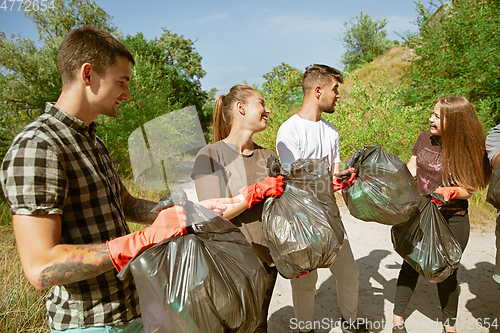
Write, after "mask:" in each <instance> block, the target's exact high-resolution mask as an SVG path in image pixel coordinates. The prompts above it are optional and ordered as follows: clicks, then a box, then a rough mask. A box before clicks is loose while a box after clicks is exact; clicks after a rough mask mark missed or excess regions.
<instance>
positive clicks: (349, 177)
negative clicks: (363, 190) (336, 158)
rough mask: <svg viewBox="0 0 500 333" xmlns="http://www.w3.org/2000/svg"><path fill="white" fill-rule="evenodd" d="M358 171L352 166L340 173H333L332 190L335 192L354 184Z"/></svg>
mask: <svg viewBox="0 0 500 333" xmlns="http://www.w3.org/2000/svg"><path fill="white" fill-rule="evenodd" d="M357 175H358V172H357V171H356V170H355V169H354V168H349V169H347V170H344V171H342V172H340V173H336V174H334V177H333V191H334V192H337V191H339V190H342V189H344V188H346V187H349V186H351V185H352V184H354V181H355V180H356V176H357Z"/></svg>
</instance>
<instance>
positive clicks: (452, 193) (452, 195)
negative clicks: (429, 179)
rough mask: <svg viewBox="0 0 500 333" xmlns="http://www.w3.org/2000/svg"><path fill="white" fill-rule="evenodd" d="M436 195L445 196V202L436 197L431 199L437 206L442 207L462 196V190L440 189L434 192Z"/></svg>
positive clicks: (455, 188)
mask: <svg viewBox="0 0 500 333" xmlns="http://www.w3.org/2000/svg"><path fill="white" fill-rule="evenodd" d="M434 193H438V194H441V195H442V196H443V200H444V202H442V201H441V200H439V199H437V198H435V197H431V201H432V202H434V203H435V204H438V205H442V204H444V203H448V201H450V200H452V199H456V198H458V196H459V195H460V189H459V188H458V187H438V188H437V189H436V190H435V191H434Z"/></svg>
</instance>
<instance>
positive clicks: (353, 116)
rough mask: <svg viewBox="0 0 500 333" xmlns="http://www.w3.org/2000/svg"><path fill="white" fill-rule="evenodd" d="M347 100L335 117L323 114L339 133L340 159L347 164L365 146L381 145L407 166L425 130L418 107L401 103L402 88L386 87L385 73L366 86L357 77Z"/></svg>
mask: <svg viewBox="0 0 500 333" xmlns="http://www.w3.org/2000/svg"><path fill="white" fill-rule="evenodd" d="M351 79H352V83H351V84H350V87H349V93H348V94H347V93H346V95H348V96H347V97H346V98H342V99H341V100H340V103H339V105H338V106H337V107H336V110H335V112H334V113H332V114H323V117H324V118H325V119H326V120H328V121H329V122H331V123H332V124H333V125H335V127H336V128H337V129H338V130H339V134H340V155H341V159H342V161H346V160H347V159H348V158H349V157H351V156H352V154H353V153H354V152H355V151H356V150H358V149H360V148H361V147H362V146H364V145H381V146H382V147H383V148H384V149H385V150H386V151H387V152H388V153H391V154H394V155H396V156H398V157H399V158H400V159H401V160H403V161H405V162H407V161H408V160H409V158H410V156H411V148H412V147H413V145H414V143H415V140H416V139H417V136H418V134H419V133H420V132H421V131H422V130H423V129H424V125H422V124H421V121H420V119H419V114H418V112H416V111H417V109H416V108H415V107H409V106H404V105H403V104H402V103H401V102H400V101H399V99H398V96H399V93H400V88H396V89H394V88H392V87H387V86H386V85H385V83H386V81H387V80H388V78H387V75H386V74H384V73H381V74H377V75H376V77H375V78H373V81H372V82H363V79H361V78H360V77H359V76H358V75H357V74H356V73H355V74H353V75H352V77H351Z"/></svg>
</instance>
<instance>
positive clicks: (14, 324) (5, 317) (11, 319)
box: [0, 207, 50, 333]
mask: <svg viewBox="0 0 500 333" xmlns="http://www.w3.org/2000/svg"><path fill="white" fill-rule="evenodd" d="M2 208H3V207H2ZM2 213H3V209H2ZM9 216H10V215H9ZM46 293H47V291H39V290H36V289H35V288H33V287H32V286H31V285H30V284H29V282H28V280H27V279H26V278H25V276H24V273H23V270H22V267H21V261H20V259H19V254H18V252H17V248H16V245H15V241H14V233H13V231H12V228H11V227H10V226H1V227H0V332H5V333H14V332H49V331H50V330H49V328H48V326H47V324H46V322H45V313H46V310H45V295H46Z"/></svg>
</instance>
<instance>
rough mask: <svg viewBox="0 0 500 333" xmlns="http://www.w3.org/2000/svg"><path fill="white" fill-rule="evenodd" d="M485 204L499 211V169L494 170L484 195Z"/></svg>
mask: <svg viewBox="0 0 500 333" xmlns="http://www.w3.org/2000/svg"><path fill="white" fill-rule="evenodd" d="M486 202H488V203H490V204H492V205H493V207H495V208H496V209H499V210H500V168H496V169H495V171H494V172H493V176H492V177H491V182H490V186H489V187H488V192H487V193H486Z"/></svg>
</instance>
